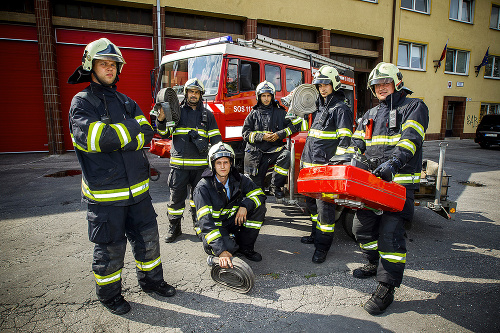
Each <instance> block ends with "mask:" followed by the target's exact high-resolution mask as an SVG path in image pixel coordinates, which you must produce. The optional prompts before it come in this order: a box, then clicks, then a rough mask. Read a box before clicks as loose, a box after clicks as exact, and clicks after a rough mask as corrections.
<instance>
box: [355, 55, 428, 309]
mask: <svg viewBox="0 0 500 333" xmlns="http://www.w3.org/2000/svg"><path fill="white" fill-rule="evenodd" d="M368 86H369V87H370V89H371V91H372V92H373V94H374V95H375V96H376V97H377V98H378V100H379V102H380V103H379V105H378V106H376V107H374V108H372V109H370V110H368V111H367V112H366V113H365V114H364V115H363V118H362V119H360V122H359V123H358V127H357V129H356V131H355V132H354V134H353V136H352V142H351V147H350V148H349V149H348V151H349V152H360V153H364V154H365V156H366V157H367V158H368V159H372V160H377V161H379V162H380V163H379V166H378V167H377V168H376V169H375V170H374V171H373V173H374V174H375V175H376V176H378V177H380V178H382V179H383V180H386V181H394V182H396V183H399V184H401V185H403V186H404V187H406V202H405V206H404V208H403V210H402V211H401V212H388V211H387V212H384V213H383V214H382V215H377V214H375V213H374V212H372V211H369V210H358V211H357V213H356V214H357V217H358V219H355V220H354V226H353V231H354V234H355V236H356V240H357V241H358V242H359V244H360V246H361V249H362V252H363V254H364V256H365V257H366V259H367V260H368V263H367V264H366V265H364V266H362V267H359V268H357V269H355V270H354V271H353V275H354V277H356V278H360V279H363V278H368V277H371V276H376V279H377V281H378V282H379V286H378V287H377V289H376V290H375V292H374V293H373V294H372V297H371V298H370V299H369V300H368V301H367V302H366V303H365V305H364V308H365V310H366V311H368V313H370V314H372V315H375V314H380V313H382V312H384V311H385V310H386V308H387V307H388V306H389V305H390V304H391V303H392V301H393V299H394V290H395V288H396V287H399V285H400V284H401V281H402V279H403V272H404V268H405V263H406V243H405V238H404V233H405V230H404V224H405V221H410V220H411V219H412V216H413V209H414V191H415V190H418V189H419V182H420V172H421V168H422V144H423V140H424V137H425V131H426V130H427V126H428V124H429V110H428V109H427V106H426V105H425V104H424V102H423V101H422V100H420V99H416V98H409V97H407V95H408V94H410V93H411V90H409V89H407V88H406V87H404V85H403V75H402V74H401V73H400V72H399V70H398V68H397V67H396V66H395V65H393V64H390V63H385V62H382V63H379V64H378V65H377V66H376V67H375V68H374V69H373V71H372V72H371V73H370V76H369V79H368ZM370 133H371V135H370ZM375 137H376V138H377V140H374V138H375Z"/></svg>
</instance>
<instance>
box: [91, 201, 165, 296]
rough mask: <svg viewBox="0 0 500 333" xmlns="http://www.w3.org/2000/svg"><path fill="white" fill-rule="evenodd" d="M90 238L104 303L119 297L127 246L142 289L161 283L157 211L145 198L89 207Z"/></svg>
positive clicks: (93, 267)
mask: <svg viewBox="0 0 500 333" xmlns="http://www.w3.org/2000/svg"><path fill="white" fill-rule="evenodd" d="M87 220H88V232H89V239H90V241H91V242H93V243H95V247H94V256H93V261H92V270H93V272H94V277H95V280H96V293H97V298H98V299H99V300H100V301H103V302H106V301H108V300H111V299H113V298H114V297H116V296H118V295H120V294H121V288H122V286H121V282H122V279H121V274H122V269H123V260H124V257H125V250H126V246H127V239H128V241H129V242H130V245H131V246H132V252H133V254H134V258H135V262H136V273H137V279H138V281H139V285H140V286H141V287H142V288H146V289H148V287H150V286H152V285H155V284H156V283H158V282H160V281H163V268H162V264H161V259H160V243H159V235H158V225H157V222H156V212H155V210H154V208H153V204H152V203H151V198H150V197H148V198H146V199H144V200H142V201H141V202H139V203H136V204H133V205H130V206H102V205H96V204H89V205H88V210H87Z"/></svg>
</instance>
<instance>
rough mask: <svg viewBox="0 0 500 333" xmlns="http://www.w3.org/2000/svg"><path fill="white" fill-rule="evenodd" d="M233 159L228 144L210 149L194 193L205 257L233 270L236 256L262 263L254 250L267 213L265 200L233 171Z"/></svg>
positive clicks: (245, 178) (259, 190)
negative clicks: (232, 259)
mask: <svg viewBox="0 0 500 333" xmlns="http://www.w3.org/2000/svg"><path fill="white" fill-rule="evenodd" d="M234 158H235V155H234V151H233V149H232V148H231V146H229V145H228V144H226V143H222V142H219V143H217V144H215V145H214V146H212V148H210V152H209V153H208V160H209V165H210V168H207V169H206V170H205V171H204V172H203V175H202V179H201V180H200V182H199V183H198V185H197V186H196V188H195V190H194V203H195V205H196V211H197V217H198V219H197V227H198V228H199V229H200V230H201V235H202V240H203V247H204V249H205V251H206V252H207V253H208V254H211V255H215V256H217V257H219V265H220V266H221V267H222V268H228V267H233V266H232V263H231V258H232V257H233V255H235V254H237V255H240V254H241V255H243V256H245V257H246V258H247V259H249V260H252V261H261V260H262V256H261V255H260V253H258V252H256V251H255V250H254V247H255V241H256V240H257V236H258V235H259V231H260V228H261V227H262V222H263V221H264V216H265V213H266V205H265V201H266V196H265V194H264V192H263V191H262V190H261V189H260V188H259V187H258V186H257V185H256V184H255V183H254V182H253V181H252V180H251V179H250V178H248V177H247V176H245V175H243V174H240V173H239V172H238V171H237V170H236V168H235V167H234ZM233 235H234V236H233Z"/></svg>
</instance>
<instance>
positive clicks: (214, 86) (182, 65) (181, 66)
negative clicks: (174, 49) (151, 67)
mask: <svg viewBox="0 0 500 333" xmlns="http://www.w3.org/2000/svg"><path fill="white" fill-rule="evenodd" d="M221 64H222V55H220V54H218V55H207V56H199V57H193V58H186V59H180V60H175V61H172V62H167V63H165V64H163V68H162V82H161V85H162V88H166V87H171V88H173V89H174V90H175V91H176V92H177V95H183V94H184V84H185V83H186V81H187V80H189V79H191V78H198V79H199V80H201V82H202V83H203V86H204V87H205V95H216V94H217V91H218V89H219V78H220V70H221Z"/></svg>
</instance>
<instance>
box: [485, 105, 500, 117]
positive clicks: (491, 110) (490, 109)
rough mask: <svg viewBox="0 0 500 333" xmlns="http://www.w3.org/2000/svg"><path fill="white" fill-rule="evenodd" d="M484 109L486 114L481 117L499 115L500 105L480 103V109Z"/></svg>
mask: <svg viewBox="0 0 500 333" xmlns="http://www.w3.org/2000/svg"><path fill="white" fill-rule="evenodd" d="M483 106H484V107H485V108H486V113H484V114H483V115H482V116H486V115H488V114H500V104H498V103H484V102H483V103H481V107H483ZM481 118H482V117H481Z"/></svg>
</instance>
